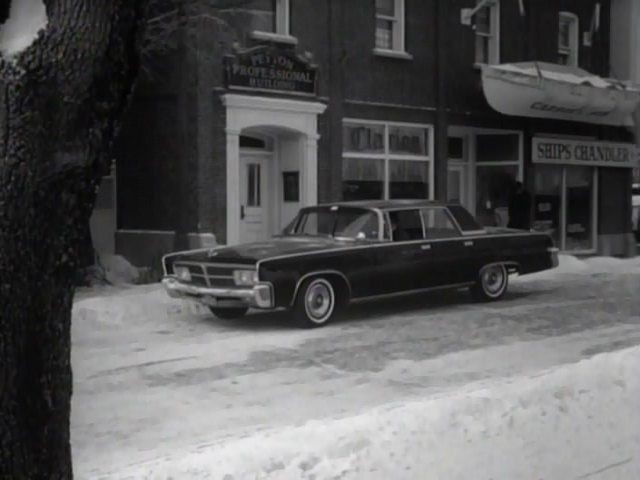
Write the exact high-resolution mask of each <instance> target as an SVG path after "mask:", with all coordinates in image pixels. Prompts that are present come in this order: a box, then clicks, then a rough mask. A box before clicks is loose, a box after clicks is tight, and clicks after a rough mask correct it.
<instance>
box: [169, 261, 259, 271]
mask: <svg viewBox="0 0 640 480" xmlns="http://www.w3.org/2000/svg"><path fill="white" fill-rule="evenodd" d="M176 263H179V264H180V265H192V266H195V267H214V268H229V269H240V270H252V271H253V270H256V266H255V264H251V263H211V262H196V261H193V260H179V261H178V262H176Z"/></svg>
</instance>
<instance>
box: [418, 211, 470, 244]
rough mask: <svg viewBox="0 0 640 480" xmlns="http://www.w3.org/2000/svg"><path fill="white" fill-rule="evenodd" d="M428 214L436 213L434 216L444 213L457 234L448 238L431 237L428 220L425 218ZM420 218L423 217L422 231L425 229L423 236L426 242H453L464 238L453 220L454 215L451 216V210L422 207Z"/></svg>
mask: <svg viewBox="0 0 640 480" xmlns="http://www.w3.org/2000/svg"><path fill="white" fill-rule="evenodd" d="M427 212H434V215H437V214H438V212H442V213H443V215H444V218H446V219H447V220H448V221H449V223H450V224H451V227H452V231H453V232H454V233H455V235H453V236H448V237H438V236H436V237H430V236H429V230H430V228H427V222H426V220H427V219H426V218H425V215H426V214H427ZM420 216H421V217H422V229H423V236H424V238H425V240H453V239H456V238H460V237H461V236H462V231H461V230H460V226H459V225H458V223H457V221H456V220H455V219H454V218H453V215H452V214H451V212H450V211H449V209H448V208H446V207H422V208H421V209H420Z"/></svg>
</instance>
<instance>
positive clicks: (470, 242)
mask: <svg viewBox="0 0 640 480" xmlns="http://www.w3.org/2000/svg"><path fill="white" fill-rule="evenodd" d="M464 246H465V247H473V241H471V240H467V241H466V242H464Z"/></svg>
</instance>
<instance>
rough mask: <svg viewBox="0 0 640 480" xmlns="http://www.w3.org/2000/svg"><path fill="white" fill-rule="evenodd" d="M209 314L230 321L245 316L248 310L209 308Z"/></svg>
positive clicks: (244, 308) (245, 308)
mask: <svg viewBox="0 0 640 480" xmlns="http://www.w3.org/2000/svg"><path fill="white" fill-rule="evenodd" d="M209 310H211V313H213V314H214V315H215V316H216V317H218V318H222V319H224V320H231V319H234V318H241V317H244V316H245V315H246V314H247V311H248V310H249V308H247V307H230V308H223V307H209Z"/></svg>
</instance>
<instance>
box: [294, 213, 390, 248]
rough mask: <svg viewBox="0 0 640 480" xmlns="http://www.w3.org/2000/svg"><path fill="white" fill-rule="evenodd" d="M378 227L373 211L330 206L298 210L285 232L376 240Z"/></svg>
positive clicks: (376, 217) (376, 216)
mask: <svg viewBox="0 0 640 480" xmlns="http://www.w3.org/2000/svg"><path fill="white" fill-rule="evenodd" d="M378 229H379V222H378V215H377V214H376V213H375V212H372V211H371V210H367V209H364V208H353V207H338V206H333V207H317V208H310V209H305V210H303V211H301V212H300V214H299V215H298V217H297V218H296V219H295V221H294V222H292V224H291V225H290V226H289V227H287V229H285V232H284V234H285V235H305V236H321V237H336V238H348V239H358V240H366V239H368V240H376V239H378Z"/></svg>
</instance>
